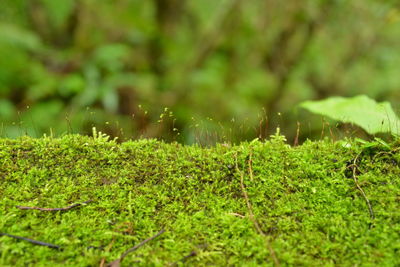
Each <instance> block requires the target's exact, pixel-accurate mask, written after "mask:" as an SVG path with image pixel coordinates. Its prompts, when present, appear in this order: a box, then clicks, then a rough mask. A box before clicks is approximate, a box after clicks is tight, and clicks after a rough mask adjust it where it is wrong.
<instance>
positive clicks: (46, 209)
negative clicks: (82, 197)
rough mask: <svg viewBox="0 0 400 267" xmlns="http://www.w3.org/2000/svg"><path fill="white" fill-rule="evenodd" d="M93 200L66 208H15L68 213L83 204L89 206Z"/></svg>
mask: <svg viewBox="0 0 400 267" xmlns="http://www.w3.org/2000/svg"><path fill="white" fill-rule="evenodd" d="M92 201H93V200H88V201H85V202H82V203H76V204H73V205H71V206H68V207H64V208H39V207H26V206H15V207H16V208H18V209H20V210H41V211H66V210H70V209H72V208H75V207H78V206H81V205H83V204H87V203H90V202H92Z"/></svg>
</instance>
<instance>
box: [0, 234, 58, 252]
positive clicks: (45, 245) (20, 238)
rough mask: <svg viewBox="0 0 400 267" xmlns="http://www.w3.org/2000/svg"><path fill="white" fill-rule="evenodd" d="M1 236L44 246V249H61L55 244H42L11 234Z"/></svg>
mask: <svg viewBox="0 0 400 267" xmlns="http://www.w3.org/2000/svg"><path fill="white" fill-rule="evenodd" d="M0 236H8V237H12V238H15V239H19V240H24V241H28V242H30V243H32V244H35V245H39V246H44V247H48V248H54V249H61V247H60V246H57V245H54V244H50V243H46V242H42V241H38V240H34V239H30V238H27V237H22V236H17V235H11V234H6V233H0Z"/></svg>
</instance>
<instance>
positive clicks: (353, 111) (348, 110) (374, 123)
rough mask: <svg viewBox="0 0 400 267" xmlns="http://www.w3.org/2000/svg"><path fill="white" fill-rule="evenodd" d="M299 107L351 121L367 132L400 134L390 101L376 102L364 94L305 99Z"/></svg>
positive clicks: (397, 120)
mask: <svg viewBox="0 0 400 267" xmlns="http://www.w3.org/2000/svg"><path fill="white" fill-rule="evenodd" d="M300 107H302V108H304V109H306V110H308V111H310V112H312V113H315V114H320V115H323V116H326V117H329V118H331V119H333V120H336V121H340V122H344V123H352V124H354V125H357V126H359V127H361V128H363V129H364V130H365V131H366V132H367V133H369V134H376V133H384V132H389V133H392V134H396V135H400V129H399V126H400V120H399V118H398V117H397V115H396V114H395V113H394V111H393V109H392V106H391V105H390V103H389V102H380V103H377V102H376V101H375V100H373V99H371V98H369V97H368V96H365V95H359V96H355V97H352V98H345V97H330V98H328V99H324V100H319V101H305V102H303V103H301V104H300Z"/></svg>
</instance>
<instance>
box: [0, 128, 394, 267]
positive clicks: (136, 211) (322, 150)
mask: <svg viewBox="0 0 400 267" xmlns="http://www.w3.org/2000/svg"><path fill="white" fill-rule="evenodd" d="M398 143H399V142H394V143H391V144H390V146H389V147H388V146H383V145H382V146H381V145H380V144H379V143H367V144H365V143H360V142H356V141H355V140H352V139H349V140H343V141H338V142H333V141H331V140H324V141H317V142H311V141H309V142H306V143H304V144H303V145H301V146H297V147H291V146H288V145H287V144H285V142H284V137H282V136H273V137H272V139H271V140H269V141H266V142H260V141H256V140H255V141H253V142H248V143H242V144H240V145H232V146H231V145H226V144H225V145H224V144H220V145H216V146H214V147H209V148H204V147H200V146H185V145H180V144H177V143H172V144H166V143H163V142H160V141H157V140H145V139H143V140H137V141H130V142H124V143H121V144H118V143H116V142H114V141H108V140H107V138H105V137H104V136H102V135H100V136H97V137H94V138H93V137H85V136H79V135H66V136H63V137H61V138H50V137H43V138H40V139H33V138H29V137H23V138H19V139H16V140H11V139H0V196H1V202H0V233H1V236H0V266H106V265H107V264H110V263H113V264H112V266H118V265H119V264H120V265H121V266H187V265H189V266H276V265H281V266H399V265H400V257H399V253H400V211H399V208H400V182H399V181H400V177H399V174H400V169H399V166H398V164H399V162H400V153H398V152H397V151H398V148H399V147H400V146H399V145H398ZM364 194H365V195H364ZM89 200H91V202H88V203H86V204H85V203H83V202H85V201H89ZM367 202H369V204H368V203H367ZM79 203H83V204H82V205H79V206H75V207H70V208H68V209H65V210H60V211H47V210H37V209H23V208H22V207H21V206H25V207H38V208H63V207H64V208H65V207H69V206H71V205H73V204H79ZM17 206H20V207H17ZM370 209H371V210H370ZM161 230H164V232H162V233H160V231H161ZM157 233H159V234H160V235H159V236H157V237H155V238H154V239H153V240H150V241H149V242H147V243H143V244H141V246H140V247H139V248H137V249H136V250H134V251H132V252H130V253H127V254H126V255H125V257H124V258H123V260H122V261H120V262H117V261H115V260H117V259H119V258H120V257H121V255H122V254H123V253H124V251H126V250H128V249H129V248H132V247H134V246H135V245H138V244H140V243H141V242H142V241H144V240H146V239H148V238H151V237H153V236H154V235H156V234H157ZM10 235H14V236H19V237H25V238H30V239H33V240H37V241H42V242H46V243H50V244H53V245H56V246H58V248H51V247H48V246H42V245H37V244H33V243H31V242H28V241H26V240H19V239H16V238H14V237H12V236H10Z"/></svg>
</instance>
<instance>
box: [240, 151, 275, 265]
mask: <svg viewBox="0 0 400 267" xmlns="http://www.w3.org/2000/svg"><path fill="white" fill-rule="evenodd" d="M235 165H236V171H237V172H238V173H239V175H240V187H241V189H242V193H243V197H244V199H245V201H246V205H247V210H248V212H249V217H250V220H251V221H252V222H253V225H254V227H255V228H256V230H257V232H258V234H260V235H261V236H263V237H264V240H265V242H266V245H267V247H268V250H269V252H270V254H271V257H272V260H273V261H274V263H275V265H276V266H280V264H279V260H278V258H277V257H276V254H275V251H274V249H273V248H272V246H271V243H270V241H269V238H268V236H267V235H266V234H265V233H264V232H263V231H262V229H261V227H260V225H259V223H258V221H257V219H256V217H255V216H254V213H253V207H252V205H251V202H250V199H249V195H248V194H247V191H246V188H245V186H244V174H243V172H242V171H241V170H240V169H239V167H238V162H237V154H236V155H235ZM249 168H251V165H250V167H249Z"/></svg>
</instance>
